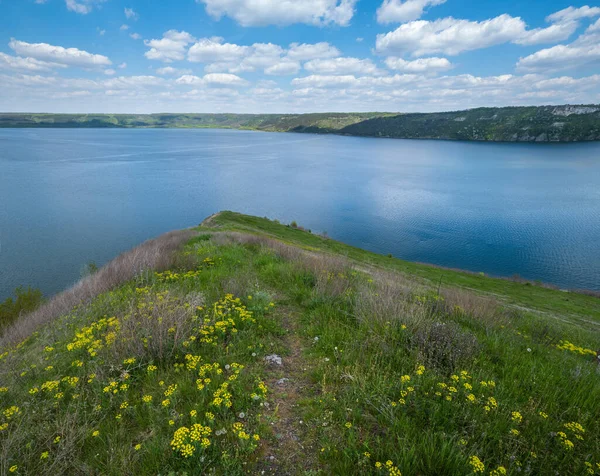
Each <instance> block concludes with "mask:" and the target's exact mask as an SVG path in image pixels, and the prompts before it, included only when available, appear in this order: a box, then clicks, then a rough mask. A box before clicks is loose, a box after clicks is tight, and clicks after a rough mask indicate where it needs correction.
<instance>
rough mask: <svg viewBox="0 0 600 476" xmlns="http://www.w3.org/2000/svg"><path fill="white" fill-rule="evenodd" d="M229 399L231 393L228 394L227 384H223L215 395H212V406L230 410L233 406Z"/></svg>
mask: <svg viewBox="0 0 600 476" xmlns="http://www.w3.org/2000/svg"><path fill="white" fill-rule="evenodd" d="M231 398H232V395H231V392H229V382H223V383H222V384H221V385H220V386H219V388H218V389H217V390H216V391H215V393H213V401H212V405H214V406H216V407H220V406H221V405H223V406H225V407H226V408H231V406H232V405H233V402H232V401H231Z"/></svg>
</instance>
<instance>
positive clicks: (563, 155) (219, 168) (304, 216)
mask: <svg viewBox="0 0 600 476" xmlns="http://www.w3.org/2000/svg"><path fill="white" fill-rule="evenodd" d="M223 209H229V210H237V211H241V212H244V213H250V214H255V215H260V216H269V217H271V218H278V219H280V220H282V221H284V222H290V221H291V220H296V221H297V222H298V223H299V224H301V225H303V226H305V227H307V228H311V229H312V230H314V231H327V232H328V234H329V235H330V236H332V237H334V238H336V239H339V240H342V241H345V242H348V243H350V244H353V245H356V246H360V247H363V248H367V249H369V250H373V251H376V252H380V253H385V254H387V253H392V254H394V255H395V256H397V257H400V258H404V259H407V260H414V261H422V262H428V263H435V264H438V265H443V266H449V267H454V268H464V269H469V270H472V271H477V272H479V271H483V272H486V273H489V274H492V275H499V276H511V275H513V274H517V273H518V274H519V275H521V276H522V277H525V278H528V279H538V280H542V281H545V282H549V283H554V284H557V285H559V286H561V287H565V288H588V289H600V144H598V143H596V144H594V143H590V144H572V145H537V144H479V143H466V142H445V141H407V140H388V139H363V138H352V137H336V136H318V135H303V134H277V133H262V132H246V131H230V130H168V129H167V130H160V129H158V130H157V129H152V130H144V129H138V130H118V129H108V130H104V129H92V130H84V129H47V130H41V129H0V299H3V298H5V297H6V296H8V295H9V293H10V292H11V290H12V289H13V288H15V287H16V286H17V285H20V284H30V285H32V286H36V287H40V288H41V289H42V290H43V291H44V293H46V294H52V293H55V292H57V291H59V290H61V289H63V288H64V287H65V286H68V285H69V284H71V283H73V282H74V281H76V280H77V279H78V278H79V276H80V274H81V270H82V268H83V266H84V265H85V263H88V262H90V261H95V262H96V263H98V264H103V263H105V262H106V261H108V260H110V259H111V258H113V257H114V256H115V255H117V254H118V253H120V252H122V251H124V250H126V249H129V248H131V247H133V246H135V245H136V244H138V243H140V242H142V241H144V240H146V239H147V238H150V237H154V236H156V235H159V234H161V233H163V232H165V231H169V230H172V229H175V228H183V227H189V226H193V225H196V224H198V223H199V222H200V221H202V220H203V219H204V218H205V217H206V216H208V215H210V214H211V213H214V212H216V211H218V210H223Z"/></svg>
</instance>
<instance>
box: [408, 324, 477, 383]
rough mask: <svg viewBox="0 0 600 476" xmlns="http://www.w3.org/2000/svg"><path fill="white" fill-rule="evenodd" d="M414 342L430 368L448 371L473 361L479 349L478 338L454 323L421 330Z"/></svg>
mask: <svg viewBox="0 0 600 476" xmlns="http://www.w3.org/2000/svg"><path fill="white" fill-rule="evenodd" d="M413 342H414V344H415V345H416V346H417V348H418V349H419V352H420V354H421V355H422V356H423V360H424V361H425V362H427V364H428V365H429V366H433V367H437V368H439V369H442V370H447V371H453V370H454V369H456V368H458V367H459V366H460V365H462V364H465V363H466V362H468V361H469V360H471V359H472V358H473V357H474V356H475V354H476V353H477V351H478V349H479V343H478V342H477V338H476V337H475V336H474V335H473V334H470V333H467V332H464V331H463V330H462V329H461V328H460V326H458V325H457V324H454V323H452V322H446V323H442V322H434V323H433V324H432V325H431V326H429V327H427V328H424V329H420V330H419V331H417V333H416V334H415V337H414V341H413Z"/></svg>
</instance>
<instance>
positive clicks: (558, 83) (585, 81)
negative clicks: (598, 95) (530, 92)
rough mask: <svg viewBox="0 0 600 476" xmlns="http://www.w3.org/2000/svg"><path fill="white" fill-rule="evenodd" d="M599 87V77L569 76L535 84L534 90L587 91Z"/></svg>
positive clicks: (544, 80)
mask: <svg viewBox="0 0 600 476" xmlns="http://www.w3.org/2000/svg"><path fill="white" fill-rule="evenodd" d="M599 85H600V75H599V74H595V75H593V76H587V77H584V78H577V79H576V78H572V77H570V76H560V77H558V78H551V79H543V80H541V81H537V82H536V83H535V87H536V89H552V88H558V89H560V88H573V87H576V88H582V89H589V88H593V87H596V86H599Z"/></svg>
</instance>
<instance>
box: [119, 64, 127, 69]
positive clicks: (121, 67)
mask: <svg viewBox="0 0 600 476" xmlns="http://www.w3.org/2000/svg"><path fill="white" fill-rule="evenodd" d="M125 68H127V63H121V64H120V65H119V69H125Z"/></svg>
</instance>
